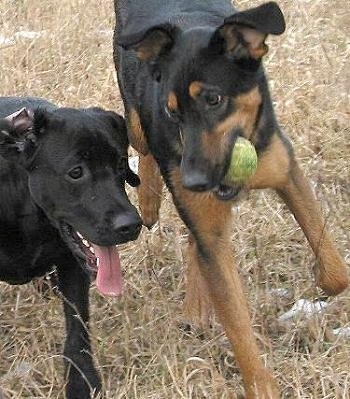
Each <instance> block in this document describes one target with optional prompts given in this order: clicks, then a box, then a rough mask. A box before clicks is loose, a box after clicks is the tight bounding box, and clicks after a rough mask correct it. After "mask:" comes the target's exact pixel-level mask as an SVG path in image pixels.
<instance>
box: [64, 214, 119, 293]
mask: <svg viewBox="0 0 350 399" xmlns="http://www.w3.org/2000/svg"><path fill="white" fill-rule="evenodd" d="M60 233H61V236H62V238H63V239H64V241H65V242H66V244H67V245H68V247H69V248H70V250H71V251H72V252H73V254H74V255H75V256H76V257H77V258H78V259H79V260H80V261H82V264H83V266H84V268H85V270H86V272H87V273H88V274H89V276H90V279H91V280H92V281H93V280H95V279H96V286H97V289H98V291H99V292H100V293H101V294H102V295H106V296H120V295H121V294H122V291H123V277H122V272H121V266H120V259H119V253H118V250H117V247H116V246H99V245H96V244H94V243H90V242H89V241H88V240H86V239H85V238H84V237H83V236H82V234H80V233H79V232H75V231H74V229H73V228H72V227H71V226H70V225H69V224H67V223H64V222H60Z"/></svg>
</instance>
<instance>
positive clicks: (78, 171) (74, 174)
mask: <svg viewBox="0 0 350 399" xmlns="http://www.w3.org/2000/svg"><path fill="white" fill-rule="evenodd" d="M68 176H69V177H70V178H71V179H73V180H77V179H80V178H81V177H83V168H82V167H81V166H76V167H75V168H73V169H71V170H70V171H69V172H68Z"/></svg>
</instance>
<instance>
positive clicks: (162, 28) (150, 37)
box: [118, 24, 178, 61]
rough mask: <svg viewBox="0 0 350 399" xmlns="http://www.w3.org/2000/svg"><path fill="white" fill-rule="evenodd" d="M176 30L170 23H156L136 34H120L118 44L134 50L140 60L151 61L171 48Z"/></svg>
mask: <svg viewBox="0 0 350 399" xmlns="http://www.w3.org/2000/svg"><path fill="white" fill-rule="evenodd" d="M177 30H178V29H177V28H176V27H175V26H173V25H171V24H162V25H157V26H154V27H152V28H150V29H148V30H146V31H141V32H139V33H136V34H132V35H122V36H121V37H120V38H119V39H118V45H120V46H122V47H123V48H125V49H127V50H128V49H133V50H135V51H136V55H137V57H138V58H139V59H140V60H142V61H152V60H155V59H156V58H158V57H159V56H160V55H162V54H166V53H168V52H169V51H170V50H171V48H172V47H173V44H174V41H175V36H176V33H177Z"/></svg>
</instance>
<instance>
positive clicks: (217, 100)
mask: <svg viewBox="0 0 350 399" xmlns="http://www.w3.org/2000/svg"><path fill="white" fill-rule="evenodd" d="M205 101H206V103H207V104H208V105H209V106H210V107H215V106H216V105H219V104H221V103H222V101H223V97H222V96H221V95H220V94H218V93H207V94H206V95H205Z"/></svg>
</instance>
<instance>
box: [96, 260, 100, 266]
mask: <svg viewBox="0 0 350 399" xmlns="http://www.w3.org/2000/svg"><path fill="white" fill-rule="evenodd" d="M96 266H97V267H99V266H100V259H99V258H97V259H96Z"/></svg>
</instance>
